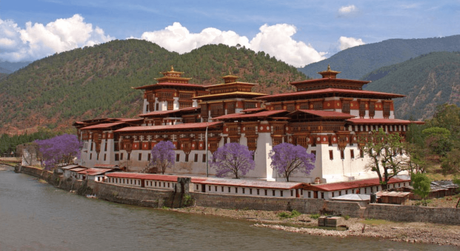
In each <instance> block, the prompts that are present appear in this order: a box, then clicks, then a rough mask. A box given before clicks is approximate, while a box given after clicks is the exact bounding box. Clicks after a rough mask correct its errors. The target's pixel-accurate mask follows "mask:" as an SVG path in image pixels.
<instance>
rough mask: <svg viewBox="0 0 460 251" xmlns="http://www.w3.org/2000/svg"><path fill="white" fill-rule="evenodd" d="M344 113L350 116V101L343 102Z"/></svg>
mask: <svg viewBox="0 0 460 251" xmlns="http://www.w3.org/2000/svg"><path fill="white" fill-rule="evenodd" d="M342 112H343V113H348V114H350V101H343V102H342Z"/></svg>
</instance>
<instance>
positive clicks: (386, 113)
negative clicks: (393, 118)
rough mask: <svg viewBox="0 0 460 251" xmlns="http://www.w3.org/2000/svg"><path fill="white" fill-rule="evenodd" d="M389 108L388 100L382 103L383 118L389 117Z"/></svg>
mask: <svg viewBox="0 0 460 251" xmlns="http://www.w3.org/2000/svg"><path fill="white" fill-rule="evenodd" d="M390 109H391V106H390V103H388V102H385V103H383V118H385V119H387V118H389V117H390Z"/></svg>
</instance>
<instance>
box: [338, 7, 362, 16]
mask: <svg viewBox="0 0 460 251" xmlns="http://www.w3.org/2000/svg"><path fill="white" fill-rule="evenodd" d="M357 11H358V8H356V6H354V5H348V6H342V7H340V8H339V13H338V15H339V17H348V16H351V15H353V14H354V13H356V12H357Z"/></svg>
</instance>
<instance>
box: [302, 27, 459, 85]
mask: <svg viewBox="0 0 460 251" xmlns="http://www.w3.org/2000/svg"><path fill="white" fill-rule="evenodd" d="M441 51H447V52H454V51H460V35H455V36H449V37H443V38H425V39H390V40H385V41H382V42H379V43H373V44H365V45H361V46H356V47H352V48H349V49H346V50H343V51H341V52H338V53H337V54H335V55H333V56H331V57H330V58H328V59H325V60H323V61H320V62H317V63H313V64H309V65H307V66H305V67H304V68H301V69H299V71H301V72H303V73H305V74H306V75H307V76H309V77H311V78H319V77H320V75H318V74H317V72H319V71H323V70H324V69H326V68H327V65H328V64H329V65H330V66H331V68H332V69H333V70H336V71H341V72H342V73H341V74H340V75H339V77H340V78H347V79H364V78H363V76H364V75H365V74H367V73H369V72H371V71H373V70H376V69H379V68H380V67H383V66H388V65H392V64H397V63H401V62H404V61H406V60H409V59H411V58H416V57H418V56H421V55H424V54H428V53H430V52H441Z"/></svg>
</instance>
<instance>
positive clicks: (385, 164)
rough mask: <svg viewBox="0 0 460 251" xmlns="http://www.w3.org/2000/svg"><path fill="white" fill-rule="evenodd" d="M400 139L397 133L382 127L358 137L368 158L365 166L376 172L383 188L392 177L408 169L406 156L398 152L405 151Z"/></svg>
mask: <svg viewBox="0 0 460 251" xmlns="http://www.w3.org/2000/svg"><path fill="white" fill-rule="evenodd" d="M402 140H403V138H402V137H401V135H399V133H386V132H385V131H383V129H382V128H380V129H379V130H378V131H374V132H372V133H371V134H369V135H366V136H364V135H362V136H360V138H359V141H360V142H361V143H363V144H364V146H363V150H364V152H365V153H366V154H367V155H368V156H369V158H370V160H369V163H367V168H368V169H370V170H371V171H374V172H376V173H377V175H378V177H379V180H380V184H381V185H382V188H383V190H386V187H387V184H388V181H389V180H390V179H391V178H392V177H394V176H396V175H398V173H400V172H401V171H404V170H406V169H408V166H407V164H408V158H407V157H406V156H404V155H402V154H400V153H401V152H404V151H405V149H404V148H405V145H404V144H403V143H402Z"/></svg>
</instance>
